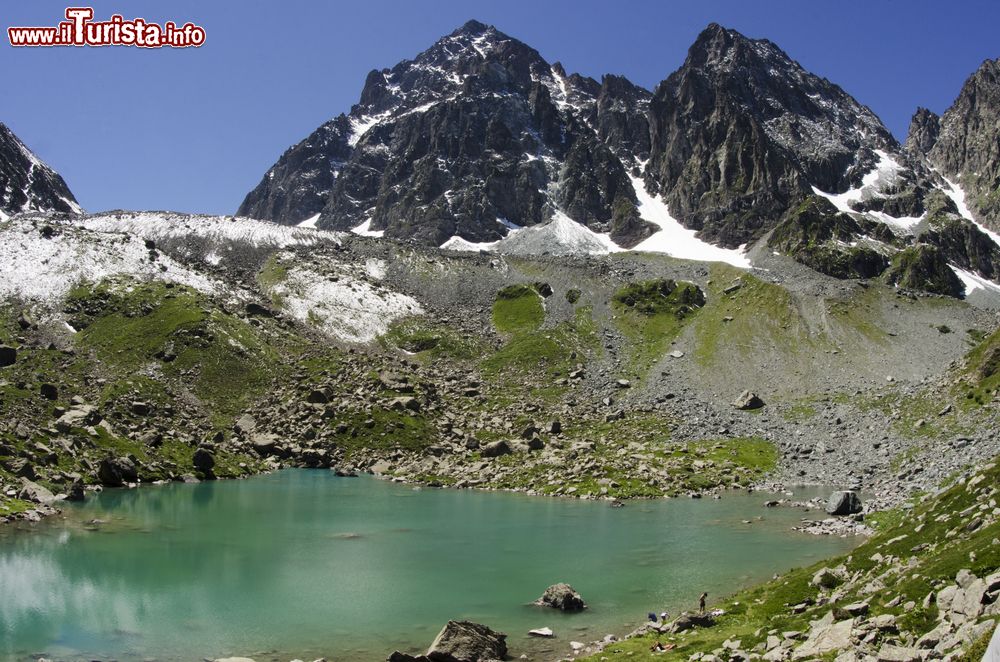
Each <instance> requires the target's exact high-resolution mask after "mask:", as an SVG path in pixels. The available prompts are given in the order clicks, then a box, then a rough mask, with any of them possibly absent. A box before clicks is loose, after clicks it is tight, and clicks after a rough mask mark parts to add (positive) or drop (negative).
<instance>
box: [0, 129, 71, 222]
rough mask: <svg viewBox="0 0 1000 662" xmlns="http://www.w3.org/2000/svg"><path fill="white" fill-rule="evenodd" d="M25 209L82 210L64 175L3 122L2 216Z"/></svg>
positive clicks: (0, 147)
mask: <svg viewBox="0 0 1000 662" xmlns="http://www.w3.org/2000/svg"><path fill="white" fill-rule="evenodd" d="M22 211H58V212H71V213H80V212H81V211H82V210H81V209H80V205H79V204H77V202H76V199H75V198H74V197H73V194H72V193H70V190H69V188H68V187H67V186H66V182H64V181H63V178H62V177H60V176H59V175H58V174H57V173H56V172H55V171H54V170H52V168H50V167H49V166H47V165H45V164H44V163H42V161H41V160H40V159H39V158H38V157H37V156H35V154H34V153H33V152H32V151H31V150H30V149H28V147H27V146H26V145H25V144H24V143H23V142H21V140H20V139H19V138H18V137H17V136H16V135H14V132H13V131H11V130H10V129H9V128H8V127H7V126H6V125H5V124H3V123H2V122H0V219H2V218H4V217H5V216H9V215H13V214H17V213H19V212H22Z"/></svg>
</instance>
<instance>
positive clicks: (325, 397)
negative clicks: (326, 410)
mask: <svg viewBox="0 0 1000 662" xmlns="http://www.w3.org/2000/svg"><path fill="white" fill-rule="evenodd" d="M306 402H309V403H311V404H314V405H325V404H326V403H328V402H330V394H329V393H327V392H326V389H319V388H314V389H313V390H311V391H309V395H307V396H306Z"/></svg>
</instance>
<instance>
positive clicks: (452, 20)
mask: <svg viewBox="0 0 1000 662" xmlns="http://www.w3.org/2000/svg"><path fill="white" fill-rule="evenodd" d="M80 4H82V3H80ZM90 4H91V6H93V7H94V10H95V16H96V18H97V19H106V18H107V17H109V16H110V15H111V14H113V13H121V14H123V15H124V16H125V18H134V17H136V16H139V17H143V18H145V19H147V20H150V21H155V22H158V23H162V22H164V21H167V20H174V21H176V22H177V23H183V22H186V21H192V22H194V23H197V24H199V25H202V26H204V27H205V29H206V31H207V42H206V44H205V46H203V47H202V48H200V49H188V50H170V49H163V50H154V51H147V50H141V49H135V48H102V49H95V48H82V49H76V48H55V49H17V50H15V49H13V48H11V47H10V46H9V44H8V43H7V40H6V28H7V27H8V26H11V25H55V24H56V23H57V22H58V21H59V20H60V19H61V18H62V14H63V11H64V9H65V7H66V6H67V4H66V3H65V2H52V1H51V0H4V2H3V4H2V10H0V18H2V20H0V23H2V27H3V28H4V31H3V41H2V44H3V45H2V46H0V72H2V76H3V83H2V89H3V95H2V97H0V121H2V122H4V123H5V124H7V125H8V126H10V127H11V129H12V130H13V131H14V132H15V133H17V134H18V135H19V136H20V137H21V139H22V140H24V141H25V142H26V143H27V144H28V146H29V147H31V148H32V149H33V150H34V151H35V152H36V153H38V154H39V156H40V157H41V158H42V159H44V160H45V161H46V162H48V163H49V164H50V165H52V166H53V167H54V168H56V169H57V170H58V171H59V172H60V173H61V174H62V175H63V177H64V178H65V179H66V181H67V183H68V184H69V186H70V188H71V189H72V190H73V192H74V193H75V194H76V197H77V198H78V199H79V200H80V202H81V204H83V206H84V207H85V208H87V209H88V210H90V211H98V210H104V209H114V208H124V209H173V210H178V211H190V212H206V213H220V214H223V213H232V212H234V211H235V209H236V207H237V206H238V205H239V203H240V201H241V200H242V199H243V196H244V195H245V194H246V193H247V191H249V190H250V189H251V188H253V187H254V186H256V184H257V182H258V181H259V180H260V178H261V176H262V175H263V173H264V172H265V171H266V170H267V168H268V167H270V165H271V164H272V163H273V162H274V161H275V160H276V159H277V158H278V156H279V155H280V154H281V153H282V152H283V151H284V150H285V149H286V148H287V147H289V146H290V145H292V144H293V143H295V142H298V141H299V140H301V139H302V138H304V137H305V136H306V135H308V134H309V133H310V132H311V131H312V130H313V129H314V128H316V127H317V126H318V125H319V124H321V123H322V122H324V121H325V120H327V119H329V118H331V117H333V116H335V115H337V114H338V113H340V112H342V111H347V110H348V109H349V108H350V106H351V104H353V103H355V102H356V101H357V98H358V95H359V93H360V91H361V86H362V84H363V82H364V78H365V74H366V73H367V72H368V71H369V70H371V69H375V68H383V67H389V66H392V65H393V64H395V63H396V62H398V61H399V60H401V59H405V58H410V57H413V56H414V55H415V54H416V53H418V52H419V51H421V50H423V49H425V48H426V47H428V46H429V45H430V44H432V43H433V42H434V41H435V40H436V39H437V38H438V37H440V36H442V35H444V34H447V33H449V32H451V31H452V30H454V29H455V28H456V27H458V26H459V25H461V24H462V23H464V22H465V21H466V20H468V19H470V18H476V19H479V20H481V21H484V22H486V23H491V24H493V25H496V26H497V27H498V28H499V29H500V30H502V31H504V32H506V33H507V34H509V35H511V36H514V37H517V38H519V39H521V40H522V41H524V42H526V43H528V44H529V45H531V46H533V47H535V48H536V49H538V50H539V51H540V52H541V54H542V55H543V56H544V57H545V58H546V59H548V60H549V61H557V60H558V61H561V62H562V63H563V64H564V66H565V67H566V69H567V71H571V72H573V71H575V72H580V73H583V74H585V75H589V76H593V77H595V78H600V76H601V74H603V73H618V74H623V75H625V76H627V77H628V78H630V79H631V80H633V81H634V82H636V83H639V84H641V85H644V86H646V87H649V88H652V87H654V86H655V85H656V84H657V83H658V82H659V81H661V80H662V79H664V78H666V76H667V75H669V74H670V73H671V72H672V71H673V70H675V69H676V68H677V67H678V66H680V64H681V62H682V61H683V59H684V55H685V53H686V51H687V48H688V46H689V45H690V44H691V42H692V41H694V39H695V37H696V36H697V34H698V33H699V32H700V31H701V30H702V29H703V28H704V27H705V25H707V24H708V23H709V22H711V21H716V22H718V23H721V24H723V25H725V26H727V27H732V28H735V29H737V30H740V31H741V32H743V33H744V34H747V35H748V36H751V37H766V38H768V39H771V40H772V41H774V42H775V43H777V44H778V45H779V46H781V47H782V48H783V49H784V50H785V51H786V52H788V53H789V54H790V55H791V56H792V57H793V58H794V59H796V60H798V61H799V62H800V63H801V64H802V65H803V66H804V67H805V68H806V69H809V70H811V71H813V72H815V73H817V74H819V75H821V76H825V77H826V78H829V79H830V80H832V81H833V82H835V83H837V84H839V85H840V86H841V87H843V88H844V89H845V90H847V92H849V93H850V94H852V95H853V96H855V97H856V98H857V99H858V100H859V101H861V102H862V103H864V104H867V105H868V106H870V107H871V108H872V109H873V110H874V111H875V112H876V113H877V114H878V115H879V116H880V117H881V118H882V119H883V121H884V122H885V123H886V125H887V126H888V127H889V129H890V130H892V132H893V133H894V134H896V136H897V138H899V139H900V140H902V139H903V138H904V137H905V133H906V127H907V125H908V122H909V118H910V116H911V114H912V113H913V111H914V109H915V108H916V107H917V106H918V105H922V106H926V107H928V108H931V109H932V110H934V111H937V112H942V111H943V110H945V108H947V107H948V105H949V104H950V103H951V102H952V101H953V100H954V98H955V96H956V95H957V94H958V91H959V89H960V87H961V85H962V82H963V81H964V80H965V79H966V78H967V77H968V76H969V75H970V74H971V73H972V72H973V71H974V70H975V69H976V68H977V67H978V66H979V64H980V63H981V62H982V61H983V60H984V59H987V58H997V57H1000V40H998V38H997V35H996V26H998V25H1000V3H998V2H996V0H968V1H966V2H957V1H953V2H949V3H945V2H940V0H938V1H936V2H927V1H924V0H915V1H909V2H904V1H903V0H867V1H858V0H839V1H833V2H830V1H825V0H799V1H798V2H790V1H784V0H775V1H764V0H755V1H751V0H733V1H723V0H700V1H691V2H688V1H680V0H675V1H667V0H660V1H656V0H650V1H633V2H617V3H612V2H608V1H607V0H602V1H592V0H530V1H522V0H505V1H504V2H479V1H476V0H436V1H430V0H426V1H417V0H401V1H398V2H388V1H384V0H364V1H363V2H359V1H357V0H354V1H352V2H333V1H330V2H320V1H312V2H309V1H306V0H284V1H282V2H263V1H261V0H243V1H241V2H224V1H223V0H211V1H206V0H198V1H194V0H175V1H172V2H163V1H162V0H128V1H126V0H117V1H114V2H108V1H104V0H94V2H92V3H90Z"/></svg>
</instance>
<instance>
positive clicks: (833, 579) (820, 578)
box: [812, 568, 844, 588]
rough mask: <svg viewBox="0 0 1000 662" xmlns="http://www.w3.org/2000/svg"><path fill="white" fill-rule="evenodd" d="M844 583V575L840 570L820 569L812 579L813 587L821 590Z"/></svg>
mask: <svg viewBox="0 0 1000 662" xmlns="http://www.w3.org/2000/svg"><path fill="white" fill-rule="evenodd" d="M843 582H844V573H843V572H842V571H841V570H840V568H820V569H819V570H817V571H816V574H814V575H813V578H812V585H813V586H819V587H820V588H834V587H836V586H839V585H840V584H842V583H843Z"/></svg>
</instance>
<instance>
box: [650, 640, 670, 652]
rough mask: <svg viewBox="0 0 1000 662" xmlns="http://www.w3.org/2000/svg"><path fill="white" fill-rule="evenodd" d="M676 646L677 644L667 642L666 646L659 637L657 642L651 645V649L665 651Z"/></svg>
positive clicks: (651, 650)
mask: <svg viewBox="0 0 1000 662" xmlns="http://www.w3.org/2000/svg"><path fill="white" fill-rule="evenodd" d="M674 646H676V644H667V645H666V646H664V645H663V642H661V641H660V640H659V639H657V640H656V643H655V644H653V645H652V646H650V647H649V650H650V652H653V653H663V652H665V651H668V650H670V649H671V648H673V647H674Z"/></svg>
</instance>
